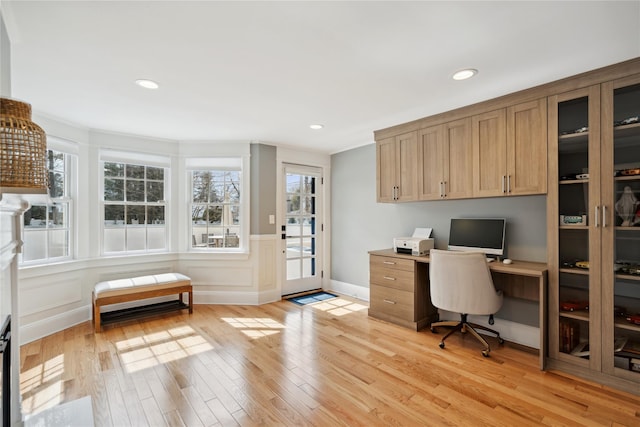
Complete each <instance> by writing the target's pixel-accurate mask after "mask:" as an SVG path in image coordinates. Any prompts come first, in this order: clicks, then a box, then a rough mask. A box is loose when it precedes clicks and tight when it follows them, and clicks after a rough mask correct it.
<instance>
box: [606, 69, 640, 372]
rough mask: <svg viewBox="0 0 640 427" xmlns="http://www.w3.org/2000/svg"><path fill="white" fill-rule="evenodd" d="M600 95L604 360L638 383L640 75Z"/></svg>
mask: <svg viewBox="0 0 640 427" xmlns="http://www.w3.org/2000/svg"><path fill="white" fill-rule="evenodd" d="M601 98H602V154H601V164H602V176H601V178H602V206H601V211H602V222H601V223H602V341H603V342H602V364H603V370H604V371H605V372H606V373H608V374H613V375H615V376H617V377H620V378H625V379H627V380H631V381H636V382H639V383H640V317H638V316H637V315H638V314H640V204H638V202H637V200H638V199H640V174H636V173H635V170H636V169H638V168H640V122H639V121H638V117H640V75H638V74H636V75H634V76H631V77H628V78H625V79H621V80H616V81H613V82H609V83H605V84H603V85H602V94H601ZM634 316H635V317H634Z"/></svg>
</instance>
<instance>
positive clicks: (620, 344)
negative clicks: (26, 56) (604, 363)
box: [613, 337, 628, 353]
mask: <svg viewBox="0 0 640 427" xmlns="http://www.w3.org/2000/svg"><path fill="white" fill-rule="evenodd" d="M627 341H628V340H627V337H618V338H616V339H615V341H614V343H613V352H614V353H619V352H621V351H622V349H623V348H624V346H625V345H627Z"/></svg>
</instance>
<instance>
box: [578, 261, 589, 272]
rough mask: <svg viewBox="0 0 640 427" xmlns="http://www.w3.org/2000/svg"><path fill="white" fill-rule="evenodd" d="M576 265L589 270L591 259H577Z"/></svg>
mask: <svg viewBox="0 0 640 427" xmlns="http://www.w3.org/2000/svg"><path fill="white" fill-rule="evenodd" d="M576 267H577V268H583V269H585V270H588V269H589V261H577V262H576Z"/></svg>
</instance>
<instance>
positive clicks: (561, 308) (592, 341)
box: [547, 86, 602, 371]
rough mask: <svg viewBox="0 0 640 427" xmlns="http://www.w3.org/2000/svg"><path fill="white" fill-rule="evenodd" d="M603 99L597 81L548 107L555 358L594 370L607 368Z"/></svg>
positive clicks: (551, 309)
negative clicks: (602, 207) (603, 356)
mask: <svg viewBox="0 0 640 427" xmlns="http://www.w3.org/2000/svg"><path fill="white" fill-rule="evenodd" d="M599 96H600V89H599V86H592V87H588V88H585V89H580V90H576V91H573V92H569V93H564V94H561V95H556V96H552V97H550V98H549V104H548V108H549V131H548V132H549V133H548V138H549V184H548V189H549V192H548V194H547V229H548V235H547V255H548V266H549V307H548V309H549V311H548V312H549V356H550V357H551V358H552V359H557V360H561V361H564V362H567V363H571V364H573V365H578V366H582V367H583V368H587V369H590V370H594V371H595V370H600V369H601V351H600V349H601V333H600V332H601V331H600V320H601V315H600V312H601V283H600V271H601V270H600V259H601V248H600V243H601V230H602V226H601V225H602V224H601V222H600V127H599V123H600V114H599V106H600V99H599ZM561 215H562V216H563V217H564V218H565V219H566V220H565V221H563V222H561V221H560V216H561ZM582 218H585V221H580V220H578V219H582Z"/></svg>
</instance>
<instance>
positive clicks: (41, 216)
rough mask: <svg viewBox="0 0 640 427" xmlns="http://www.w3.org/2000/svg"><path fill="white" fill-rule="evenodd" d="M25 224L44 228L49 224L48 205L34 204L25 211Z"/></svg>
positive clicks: (30, 226)
mask: <svg viewBox="0 0 640 427" xmlns="http://www.w3.org/2000/svg"><path fill="white" fill-rule="evenodd" d="M24 225H25V227H29V228H44V227H46V226H47V207H46V206H40V205H34V206H31V208H30V209H29V210H28V211H26V212H25V213H24Z"/></svg>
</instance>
